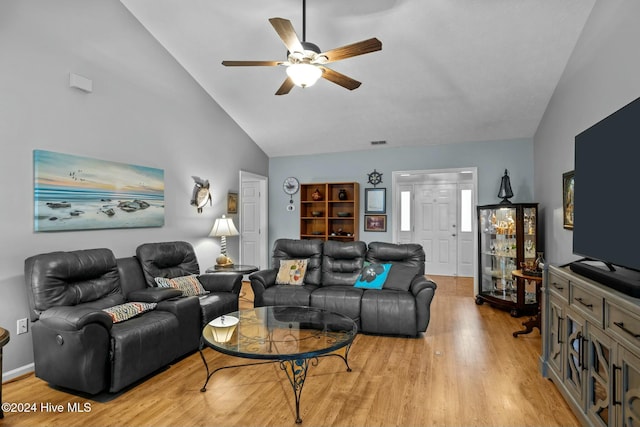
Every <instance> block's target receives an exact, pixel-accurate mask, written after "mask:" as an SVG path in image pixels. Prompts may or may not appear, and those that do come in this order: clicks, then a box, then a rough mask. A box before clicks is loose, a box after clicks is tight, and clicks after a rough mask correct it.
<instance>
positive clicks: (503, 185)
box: [498, 169, 513, 204]
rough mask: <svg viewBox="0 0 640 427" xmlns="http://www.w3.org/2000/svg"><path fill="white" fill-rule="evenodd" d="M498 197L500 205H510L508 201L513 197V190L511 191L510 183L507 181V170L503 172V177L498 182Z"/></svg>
mask: <svg viewBox="0 0 640 427" xmlns="http://www.w3.org/2000/svg"><path fill="white" fill-rule="evenodd" d="M498 197H500V198H501V199H502V201H501V202H500V203H501V204H502V203H511V202H510V201H509V200H508V199H509V197H513V190H511V181H509V175H508V172H507V170H506V169H505V170H504V176H503V177H502V181H500V191H498Z"/></svg>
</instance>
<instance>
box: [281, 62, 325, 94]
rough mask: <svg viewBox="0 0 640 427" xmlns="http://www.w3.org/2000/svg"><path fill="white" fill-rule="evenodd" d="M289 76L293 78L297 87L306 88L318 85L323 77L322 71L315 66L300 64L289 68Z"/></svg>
mask: <svg viewBox="0 0 640 427" xmlns="http://www.w3.org/2000/svg"><path fill="white" fill-rule="evenodd" d="M287 75H288V76H289V77H291V80H293V83H294V84H295V85H296V86H300V87H303V88H304V87H309V86H313V85H314V84H316V82H317V81H318V79H319V78H320V76H322V70H321V69H320V68H318V67H316V66H315V65H311V64H307V63H300V64H293V65H290V66H288V67H287Z"/></svg>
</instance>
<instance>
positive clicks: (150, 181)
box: [33, 150, 164, 232]
mask: <svg viewBox="0 0 640 427" xmlns="http://www.w3.org/2000/svg"><path fill="white" fill-rule="evenodd" d="M33 170H34V186H33V192H34V229H35V231H38V232H40V231H68V230H91V229H105V228H137V227H162V226H163V225H164V171H163V170H162V169H157V168H151V167H146V166H137V165H130V164H126V163H118V162H111V161H106V160H98V159H92V158H89V157H81V156H74V155H70V154H62V153H56V152H52V151H45V150H34V151H33Z"/></svg>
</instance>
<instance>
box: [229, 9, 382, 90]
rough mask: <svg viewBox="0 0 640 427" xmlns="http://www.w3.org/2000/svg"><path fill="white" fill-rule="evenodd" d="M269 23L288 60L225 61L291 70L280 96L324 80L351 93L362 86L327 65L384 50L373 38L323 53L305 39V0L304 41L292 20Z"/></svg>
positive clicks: (303, 11)
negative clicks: (278, 38)
mask: <svg viewBox="0 0 640 427" xmlns="http://www.w3.org/2000/svg"><path fill="white" fill-rule="evenodd" d="M269 22H270V23H271V25H272V26H273V28H274V29H275V30H276V33H278V36H280V38H281V39H282V42H283V43H284V45H285V46H286V47H287V49H288V57H287V60H286V61H222V65H225V66H227V67H242V66H245V67H255V66H258V67H260V66H263V67H273V66H276V65H283V66H285V67H287V78H286V79H285V81H284V82H283V83H282V85H281V86H280V88H279V89H278V91H277V92H276V95H286V94H287V93H289V92H290V91H291V89H293V86H299V87H302V88H305V87H309V86H312V85H313V84H315V82H316V81H318V79H319V78H320V77H322V78H324V79H326V80H329V81H330V82H333V83H335V84H337V85H339V86H342V87H344V88H346V89H349V90H354V89H357V88H358V87H360V85H361V83H360V82H359V81H357V80H354V79H352V78H351V77H348V76H345V75H344V74H342V73H339V72H337V71H335V70H332V69H331V68H328V67H326V66H325V64H329V63H331V62H336V61H340V60H342V59H347V58H351V57H352V56H358V55H364V54H365V53H371V52H376V51H378V50H381V49H382V42H381V41H380V40H378V39H377V38H375V37H374V38H371V39H367V40H363V41H360V42H356V43H352V44H348V45H346V46H342V47H338V48H335V49H331V50H327V51H325V52H322V51H321V50H320V48H319V47H318V46H317V45H315V44H313V43H309V42H307V41H306V40H305V38H306V34H305V33H306V28H305V27H306V0H302V41H300V39H299V38H298V35H297V34H296V32H295V30H294V29H293V25H292V24H291V21H289V20H288V19H284V18H271V19H269Z"/></svg>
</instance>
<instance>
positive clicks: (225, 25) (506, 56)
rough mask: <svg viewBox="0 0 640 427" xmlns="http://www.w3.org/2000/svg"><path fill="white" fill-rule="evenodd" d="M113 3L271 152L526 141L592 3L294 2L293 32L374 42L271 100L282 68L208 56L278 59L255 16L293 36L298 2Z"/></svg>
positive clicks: (328, 45)
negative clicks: (347, 84) (341, 79)
mask: <svg viewBox="0 0 640 427" xmlns="http://www.w3.org/2000/svg"><path fill="white" fill-rule="evenodd" d="M121 2H122V3H123V4H124V5H125V6H126V7H127V8H128V9H129V10H130V11H131V12H132V14H133V15H134V16H135V17H136V18H137V19H138V20H139V21H140V22H141V23H142V25H144V26H145V27H146V28H147V29H148V31H149V32H150V33H151V34H152V35H153V36H154V37H155V38H156V39H157V40H158V41H159V42H160V43H161V44H162V45H163V46H164V47H165V48H166V49H167V51H168V52H169V53H170V54H171V55H173V57H175V59H176V60H177V61H178V62H179V63H180V64H181V65H182V66H183V67H184V68H185V69H186V70H187V72H189V73H190V74H191V75H192V76H193V78H194V79H195V80H196V81H197V82H198V83H199V84H200V85H201V86H202V88H203V89H204V90H205V91H207V92H208V93H209V94H210V95H211V97H212V98H213V99H214V100H215V101H216V102H217V103H218V104H219V105H220V106H221V107H222V108H223V109H224V110H225V111H226V112H227V113H228V114H229V115H230V116H231V117H232V118H233V120H235V121H236V122H237V123H238V124H239V125H240V126H241V127H242V128H243V129H244V130H245V131H246V132H247V134H248V135H249V136H250V137H251V138H252V139H253V140H254V141H255V142H256V144H258V145H259V146H260V147H261V148H262V149H263V150H264V152H265V153H266V154H267V155H269V156H271V157H273V156H290V155H304V154H315V153H325V152H343V151H351V150H366V149H371V148H372V147H371V141H381V140H384V141H387V144H386V145H383V147H406V146H422V145H430V144H448V143H457V142H467V141H488V140H509V139H520V138H530V137H533V135H534V133H535V131H536V128H537V126H538V123H539V122H540V120H541V118H542V115H543V113H544V111H545V108H546V106H547V103H548V101H549V99H550V97H551V95H552V93H553V91H554V89H555V87H556V85H557V83H558V80H559V79H560V76H561V75H562V72H563V70H564V67H565V65H566V63H567V61H568V59H569V57H570V55H571V52H572V51H573V48H574V46H575V44H576V41H577V40H578V38H579V37H580V33H581V31H582V28H583V27H584V25H585V22H586V20H587V18H588V16H589V13H590V11H591V9H592V7H593V4H594V3H595V0H307V2H306V3H307V5H306V10H307V17H306V41H309V42H313V43H315V44H317V45H318V46H319V47H320V49H321V50H323V51H325V50H329V49H332V48H335V47H339V46H344V45H347V44H350V43H353V42H356V41H360V40H364V39H368V38H371V37H377V38H378V39H379V40H381V41H382V50H381V51H379V52H374V53H370V54H367V55H362V56H357V57H354V58H349V59H345V60H343V61H339V62H336V63H333V64H330V67H331V68H333V69H334V70H336V71H338V72H340V73H343V74H346V75H347V76H349V77H351V78H354V79H356V80H358V81H360V82H362V86H360V87H359V88H358V89H355V90H353V91H349V90H346V89H344V88H342V87H340V86H338V85H336V84H334V83H331V82H329V81H327V80H324V79H321V80H320V81H319V82H318V83H317V84H316V85H314V86H313V87H309V88H306V89H301V88H298V87H295V88H294V89H293V90H292V91H291V92H290V93H289V94H288V95H284V96H275V95H274V94H275V92H276V90H277V89H278V88H279V87H280V85H281V84H282V82H283V81H284V79H285V77H286V73H285V68H284V67H279V66H277V67H224V66H223V65H222V64H221V62H222V61H223V60H278V61H284V60H286V55H287V52H286V48H285V47H284V45H283V43H282V41H281V40H280V38H279V37H278V35H277V34H276V32H275V31H274V29H273V27H272V26H271V25H270V24H269V21H268V19H269V18H272V17H281V18H286V19H289V20H290V21H291V22H292V23H293V26H294V27H295V29H296V31H297V33H298V36H299V37H300V38H302V0H269V1H266V0H121ZM376 147H379V146H376Z"/></svg>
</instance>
